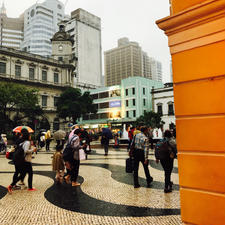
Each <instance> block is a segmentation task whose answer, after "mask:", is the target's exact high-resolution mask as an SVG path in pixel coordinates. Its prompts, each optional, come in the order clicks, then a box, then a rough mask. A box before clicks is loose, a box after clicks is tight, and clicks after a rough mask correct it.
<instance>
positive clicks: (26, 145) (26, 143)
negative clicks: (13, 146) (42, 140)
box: [7, 128, 36, 194]
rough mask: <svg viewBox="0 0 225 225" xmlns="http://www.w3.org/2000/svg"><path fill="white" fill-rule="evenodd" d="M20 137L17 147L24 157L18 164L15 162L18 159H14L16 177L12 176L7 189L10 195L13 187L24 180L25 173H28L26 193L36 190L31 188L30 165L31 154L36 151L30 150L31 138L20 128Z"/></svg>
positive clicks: (31, 170)
mask: <svg viewBox="0 0 225 225" xmlns="http://www.w3.org/2000/svg"><path fill="white" fill-rule="evenodd" d="M21 135H22V137H21V142H20V143H19V144H18V147H21V148H22V149H23V154H24V157H23V159H22V160H21V161H20V163H18V161H17V160H18V159H17V160H16V158H14V164H15V168H16V171H15V174H17V175H15V174H14V176H13V181H12V183H11V184H10V185H9V186H8V188H7V189H8V192H9V193H10V194H11V193H12V188H13V186H14V185H16V183H17V182H18V181H19V180H24V177H25V176H26V174H27V173H28V191H35V190H36V189H35V188H33V186H32V182H33V169H32V164H31V159H32V153H33V152H34V151H36V149H35V148H32V149H31V143H30V139H31V136H30V134H29V132H28V130H27V129H26V128H22V130H21ZM18 149H19V148H18ZM18 149H17V151H18ZM15 154H16V153H15ZM15 154H14V156H15ZM19 174H20V176H18V175H19Z"/></svg>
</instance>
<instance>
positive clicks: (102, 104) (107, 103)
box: [99, 102, 109, 109]
mask: <svg viewBox="0 0 225 225" xmlns="http://www.w3.org/2000/svg"><path fill="white" fill-rule="evenodd" d="M105 108H109V102H103V103H100V104H99V109H105Z"/></svg>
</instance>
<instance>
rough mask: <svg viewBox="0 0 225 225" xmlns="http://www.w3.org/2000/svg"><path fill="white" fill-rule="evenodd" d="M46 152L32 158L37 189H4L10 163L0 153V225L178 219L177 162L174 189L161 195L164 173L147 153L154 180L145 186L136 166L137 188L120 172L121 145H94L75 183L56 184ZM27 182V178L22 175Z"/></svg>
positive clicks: (168, 224)
mask: <svg viewBox="0 0 225 225" xmlns="http://www.w3.org/2000/svg"><path fill="white" fill-rule="evenodd" d="M52 153H53V150H52V151H51V153H46V152H39V153H38V154H37V155H36V154H35V155H34V156H35V158H34V159H33V170H34V177H33V186H34V187H35V188H36V189H37V191H33V192H28V191H27V190H26V189H24V190H15V191H13V194H12V195H9V194H7V189H6V187H7V186H8V185H9V184H10V183H11V180H12V176H13V172H14V166H13V165H12V163H11V162H10V161H9V160H7V159H6V158H5V156H3V155H0V215H1V216H0V225H73V224H76V225H80V224H82V225H87V224H94V225H95V224H96V225H97V224H102V225H104V224H109V225H110V224H115V225H116V224H118V225H125V224H126V225H128V224H131V225H133V224H137V225H140V224H143V225H151V224H152V225H161V224H162V225H178V224H182V222H181V218H180V204H179V201H180V199H179V186H178V183H179V180H178V170H177V161H176V160H175V168H174V170H173V174H172V180H173V183H174V191H173V192H172V193H168V194H165V193H164V192H163V188H164V173H163V171H162V168H161V166H160V165H158V164H156V163H155V161H154V156H153V155H152V154H150V159H151V160H150V166H149V169H150V173H151V176H153V178H154V181H153V183H152V186H151V188H147V187H146V182H145V179H144V178H145V176H144V170H143V167H142V165H140V168H139V181H140V185H141V187H140V188H137V189H134V187H133V177H132V174H128V173H126V172H125V159H126V158H127V157H128V155H127V152H126V150H124V149H121V150H114V149H110V151H109V155H108V156H104V154H103V150H102V149H100V148H98V149H94V151H93V152H92V154H91V155H88V160H85V161H82V162H81V166H80V172H79V182H81V183H82V184H81V186H80V187H71V185H68V184H62V185H56V184H55V183H54V173H53V172H52V171H51V160H52V159H51V156H52ZM25 183H27V178H25Z"/></svg>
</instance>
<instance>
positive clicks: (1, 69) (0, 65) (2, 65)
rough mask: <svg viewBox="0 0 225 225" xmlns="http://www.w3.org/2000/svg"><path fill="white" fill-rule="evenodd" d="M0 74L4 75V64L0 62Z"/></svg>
mask: <svg viewBox="0 0 225 225" xmlns="http://www.w3.org/2000/svg"><path fill="white" fill-rule="evenodd" d="M0 73H6V63H3V62H0Z"/></svg>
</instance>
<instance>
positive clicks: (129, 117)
mask: <svg viewBox="0 0 225 225" xmlns="http://www.w3.org/2000/svg"><path fill="white" fill-rule="evenodd" d="M153 87H155V88H159V87H163V84H162V83H161V82H158V81H154V80H150V79H146V78H143V77H129V78H126V79H124V80H122V82H121V84H120V85H114V86H110V87H104V88H98V89H95V90H91V91H90V94H91V95H92V96H93V99H94V101H93V102H94V104H95V105H96V107H97V109H98V112H97V113H96V114H89V115H85V116H84V117H83V119H81V120H80V121H79V123H80V124H83V125H88V124H89V125H91V126H92V125H94V126H95V127H96V125H99V126H100V125H101V124H118V123H119V124H121V123H132V122H134V121H136V119H137V118H138V117H140V116H141V115H143V114H144V112H145V111H150V110H152V96H151V91H152V88H153Z"/></svg>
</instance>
